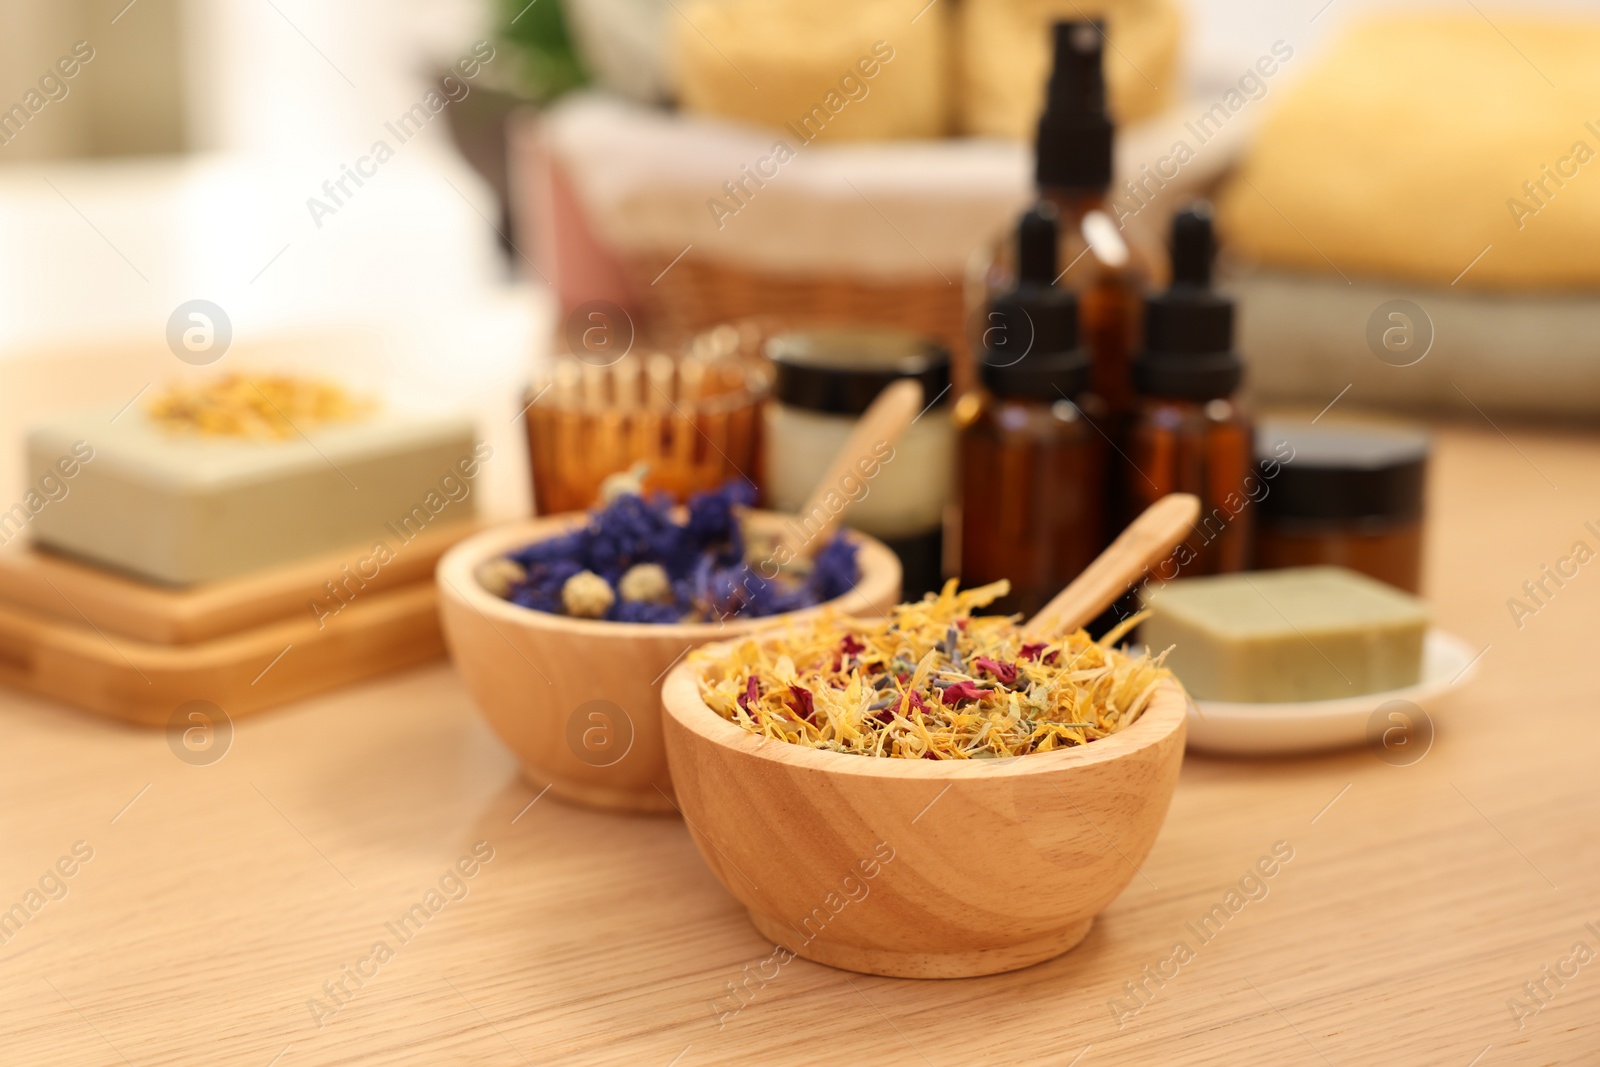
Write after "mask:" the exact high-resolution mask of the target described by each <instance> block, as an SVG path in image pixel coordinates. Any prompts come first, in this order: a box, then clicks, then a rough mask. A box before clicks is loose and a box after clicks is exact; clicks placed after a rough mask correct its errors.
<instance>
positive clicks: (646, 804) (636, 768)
mask: <svg viewBox="0 0 1600 1067" xmlns="http://www.w3.org/2000/svg"><path fill="white" fill-rule="evenodd" d="M746 518H747V522H749V523H750V524H752V525H753V526H754V527H756V528H757V529H763V530H770V531H772V532H774V533H776V532H777V530H778V528H779V525H780V523H781V522H782V521H783V520H784V519H785V516H782V515H778V514H774V513H771V512H749V513H747V517H746ZM587 520H588V517H587V516H586V515H585V514H583V513H582V512H572V513H569V514H564V515H551V516H548V517H544V518H537V519H524V520H519V521H516V522H512V523H507V524H505V525H501V526H496V527H493V528H491V529H488V530H485V531H483V532H482V533H479V534H477V535H475V536H473V537H470V538H468V539H467V540H465V541H463V542H461V543H460V544H459V545H456V546H455V547H454V548H452V549H451V550H450V551H449V552H448V553H446V554H445V556H444V558H443V559H442V560H440V561H439V570H438V583H439V610H440V615H441V618H442V620H443V623H444V636H445V644H446V646H447V647H448V648H449V650H450V656H451V658H452V659H453V660H454V661H455V664H456V668H457V669H458V670H459V671H460V672H461V676H462V678H463V679H464V680H465V681H466V684H467V690H468V691H469V692H470V693H471V694H472V699H473V700H474V701H475V702H476V703H477V705H478V709H479V710H480V711H481V712H482V713H483V716H484V718H485V719H487V720H488V721H489V725H490V726H491V727H493V728H494V731H495V732H496V733H497V734H499V735H500V739H501V740H502V741H504V742H505V743H506V745H508V746H509V747H510V748H511V750H512V751H513V752H515V753H516V755H517V758H518V759H519V760H521V761H522V769H523V773H524V774H525V775H526V776H527V777H528V779H529V780H530V781H532V782H533V783H534V784H535V786H536V787H538V788H543V787H544V786H549V787H550V791H551V792H552V793H555V794H556V795H557V796H560V797H564V798H566V799H568V800H573V801H577V802H579V803H583V804H588V805H591V806H593V807H599V808H609V809H615V810H624V811H641V812H668V811H672V810H674V809H673V802H672V799H671V798H672V795H673V787H672V779H671V776H670V775H669V773H668V770H667V754H666V750H665V748H664V747H663V745H662V735H661V680H662V678H664V677H665V676H666V674H667V670H668V669H669V668H670V667H671V666H672V665H673V664H674V663H676V662H678V661H679V660H681V659H682V658H683V656H684V654H685V653H686V652H688V651H689V649H691V648H694V647H696V646H698V645H703V644H705V643H706V642H708V641H715V640H717V639H718V638H731V637H737V636H740V635H742V634H746V633H749V632H751V631H752V630H756V629H759V628H760V627H763V626H772V625H782V624H783V622H784V621H785V620H787V619H793V618H795V617H796V616H799V615H804V614H806V613H807V612H793V613H789V614H784V615H769V616H767V617H765V618H759V619H738V618H735V619H730V620H728V621H726V622H722V623H717V622H708V623H694V624H676V625H666V626H657V625H649V624H645V623H619V622H602V621H598V620H593V619H574V618H569V617H567V616H564V615H551V614H548V613H545V612H541V611H534V610H532V609H530V608H525V607H522V606H521V605H519V604H513V603H511V602H510V601H508V600H504V599H502V598H501V597H498V596H496V595H495V594H493V593H491V592H489V591H488V590H487V589H485V588H484V587H483V586H482V584H480V583H479V581H478V578H477V573H478V568H479V566H480V565H481V564H483V563H486V562H488V561H489V560H491V559H495V558H497V557H500V556H504V555H505V554H506V553H508V552H511V551H514V550H516V549H518V548H521V547H522V546H523V545H527V544H531V543H532V542H534V541H542V540H544V539H546V538H550V537H554V536H556V535H558V534H562V533H566V532H567V531H569V530H572V529H575V528H577V527H579V526H581V525H582V524H583V523H584V522H586V521H587ZM850 536H851V537H853V538H854V539H855V540H856V542H857V544H859V545H860V549H859V552H858V554H857V557H856V558H857V560H858V561H859V564H860V568H861V580H860V581H859V582H858V583H857V585H856V588H855V589H854V590H853V591H852V592H851V593H850V594H848V595H847V596H844V597H840V598H839V599H838V600H834V601H832V602H831V605H830V606H832V607H835V608H837V609H839V610H841V611H844V612H847V613H849V614H856V615H872V614H876V613H881V612H885V611H887V610H888V609H889V608H891V607H893V606H894V605H895V604H896V603H897V602H898V601H899V599H900V561H899V559H898V558H897V557H896V556H895V554H894V553H893V552H891V551H890V550H889V549H888V548H886V547H884V545H883V544H882V543H881V542H879V541H876V540H874V539H872V538H870V537H867V536H865V535H864V534H860V533H856V532H854V531H852V532H851V534H850ZM808 610H809V611H815V610H817V609H815V608H813V609H808Z"/></svg>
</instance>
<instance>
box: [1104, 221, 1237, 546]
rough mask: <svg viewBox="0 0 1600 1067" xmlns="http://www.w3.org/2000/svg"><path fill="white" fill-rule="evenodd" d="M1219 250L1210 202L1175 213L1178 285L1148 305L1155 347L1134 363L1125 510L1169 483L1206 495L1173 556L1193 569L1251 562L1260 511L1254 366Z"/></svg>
mask: <svg viewBox="0 0 1600 1067" xmlns="http://www.w3.org/2000/svg"><path fill="white" fill-rule="evenodd" d="M1213 252H1214V242H1213V238H1212V231H1211V213H1210V209H1209V208H1208V207H1207V206H1205V205H1203V204H1201V205H1197V206H1195V207H1192V208H1190V209H1189V210H1187V211H1184V212H1182V213H1180V214H1179V215H1178V216H1177V217H1176V218H1175V219H1174V220H1173V224H1172V278H1173V281H1172V287H1171V288H1170V289H1168V290H1167V291H1166V292H1164V293H1161V294H1160V295H1158V296H1153V297H1151V298H1150V300H1149V302H1148V304H1147V306H1146V309H1145V348H1144V351H1142V352H1141V353H1140V354H1139V357H1138V358H1137V359H1136V360H1135V361H1134V366H1133V380H1134V387H1135V390H1136V392H1137V394H1138V395H1137V401H1136V409H1135V413H1134V418H1133V423H1132V426H1131V427H1130V430H1129V434H1128V455H1129V458H1130V460H1131V461H1132V465H1133V467H1134V470H1133V472H1132V473H1131V475H1129V478H1128V485H1127V488H1128V490H1129V496H1130V497H1131V500H1132V503H1133V504H1134V507H1133V508H1132V509H1131V511H1130V513H1129V514H1128V515H1126V516H1125V518H1128V517H1131V516H1132V514H1136V513H1137V512H1138V511H1139V510H1142V509H1143V508H1145V507H1148V506H1149V505H1150V504H1152V503H1154V502H1155V501H1156V500H1158V499H1160V498H1161V497H1163V496H1165V495H1166V494H1167V493H1193V494H1194V495H1195V496H1197V497H1199V498H1200V520H1199V522H1198V523H1196V525H1195V529H1194V533H1193V534H1192V535H1191V536H1190V537H1189V538H1188V539H1187V541H1186V542H1185V543H1184V544H1183V545H1180V546H1179V547H1178V549H1177V550H1176V552H1175V553H1174V557H1173V559H1174V562H1175V563H1176V564H1177V565H1178V571H1179V573H1181V574H1182V575H1184V576H1185V577H1190V576H1194V575H1202V574H1220V573H1225V572H1228V571H1241V570H1244V569H1245V568H1246V567H1247V566H1249V562H1250V531H1251V525H1252V522H1253V520H1254V514H1253V512H1252V504H1251V500H1250V498H1249V495H1248V493H1247V488H1248V486H1247V480H1248V479H1250V478H1251V475H1252V473H1253V471H1254V469H1255V456H1254V441H1253V439H1252V432H1251V424H1250V419H1249V417H1248V416H1247V415H1246V413H1245V412H1244V410H1243V409H1242V408H1241V407H1240V405H1239V403H1238V401H1237V400H1236V399H1235V398H1234V393H1235V392H1237V390H1238V388H1239V384H1240V382H1241V381H1242V380H1243V377H1244V367H1243V364H1242V363H1241V362H1240V360H1239V356H1238V354H1237V353H1235V352H1234V351H1233V303H1232V301H1230V300H1228V299H1227V298H1225V297H1223V296H1221V295H1219V294H1218V293H1217V292H1215V291H1214V290H1213V289H1212V288H1211V260H1212V256H1213Z"/></svg>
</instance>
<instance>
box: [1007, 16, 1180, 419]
mask: <svg viewBox="0 0 1600 1067" xmlns="http://www.w3.org/2000/svg"><path fill="white" fill-rule="evenodd" d="M1104 40H1105V35H1104V33H1103V32H1102V27H1101V24H1100V23H1099V22H1096V21H1087V20H1084V21H1070V22H1058V23H1056V24H1055V60H1054V66H1053V67H1052V69H1051V72H1050V82H1049V85H1048V87H1047V88H1046V91H1045V109H1044V113H1043V114H1042V115H1041V116H1040V118H1039V132H1038V139H1037V142H1036V145H1035V161H1036V162H1035V178H1036V180H1037V182H1038V186H1039V195H1040V196H1041V197H1042V198H1043V199H1045V200H1046V201H1048V202H1049V203H1050V204H1051V205H1052V206H1054V207H1055V209H1056V214H1057V217H1058V225H1059V233H1060V239H1059V248H1058V252H1057V259H1058V262H1059V263H1060V264H1061V265H1063V266H1064V267H1065V268H1066V270H1065V273H1064V274H1063V275H1062V277H1061V279H1060V284H1061V285H1062V286H1064V287H1066V288H1069V289H1071V290H1073V291H1074V292H1076V293H1077V294H1078V308H1079V310H1078V322H1079V332H1080V334H1081V335H1082V337H1083V343H1084V345H1085V347H1086V348H1087V349H1088V350H1089V355H1090V358H1091V359H1092V360H1093V364H1094V372H1093V379H1092V384H1093V388H1094V391H1095V392H1096V393H1098V394H1099V395H1100V397H1101V398H1102V399H1103V400H1104V401H1105V402H1106V406H1107V408H1108V409H1109V410H1110V413H1111V416H1112V418H1113V419H1116V420H1120V419H1122V418H1123V417H1124V416H1126V415H1127V413H1128V412H1129V411H1130V410H1131V409H1132V407H1133V399H1134V397H1133V381H1132V373H1131V367H1132V362H1133V356H1134V353H1135V352H1136V351H1137V349H1138V343H1139V333H1140V314H1139V313H1140V308H1141V307H1142V306H1143V301H1142V294H1143V292H1144V290H1145V288H1146V287H1147V286H1148V285H1149V284H1150V283H1151V280H1152V276H1153V274H1154V272H1155V270H1156V267H1155V264H1154V263H1153V262H1152V258H1151V257H1150V256H1149V255H1148V254H1147V253H1146V251H1145V248H1144V243H1143V242H1142V241H1141V240H1140V234H1139V231H1138V230H1137V229H1135V228H1132V227H1129V228H1123V227H1121V226H1120V225H1119V223H1118V222H1117V220H1116V219H1115V218H1113V217H1112V212H1111V208H1110V204H1109V201H1108V198H1107V194H1108V191H1109V189H1110V186H1111V172H1112V151H1111V146H1112V138H1113V134H1114V128H1113V125H1112V122H1111V117H1110V115H1109V114H1108V113H1107V110H1106V86H1105V75H1104V72H1103V70H1102V43H1103V42H1104Z"/></svg>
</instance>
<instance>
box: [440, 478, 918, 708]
mask: <svg viewBox="0 0 1600 1067" xmlns="http://www.w3.org/2000/svg"><path fill="white" fill-rule="evenodd" d="M745 514H746V515H747V516H749V517H751V518H753V519H754V520H755V521H756V523H757V524H758V525H776V524H777V523H778V522H779V521H781V520H782V519H785V518H790V517H792V516H788V515H786V514H784V513H782V512H776V511H764V510H761V509H757V508H750V509H746V511H745ZM588 519H589V513H588V512H586V511H564V512H558V513H557V514H554V515H537V516H534V517H532V518H523V519H513V520H511V521H508V522H502V523H497V524H495V525H492V526H489V527H488V528H486V529H484V530H480V531H479V532H478V533H475V534H473V535H472V536H471V537H468V538H466V539H464V540H462V541H460V542H458V543H457V544H455V545H453V546H451V548H450V549H449V550H448V551H447V552H445V554H444V555H443V556H442V557H441V558H440V560H439V566H438V569H437V571H436V581H437V583H438V585H439V590H440V593H441V595H443V596H444V597H446V598H448V599H451V600H456V601H459V602H461V603H464V604H466V605H467V606H468V607H471V608H473V609H475V610H476V611H477V612H478V613H479V614H482V615H483V616H485V617H486V618H488V619H490V620H491V621H495V620H499V621H503V622H506V623H508V624H511V625H513V626H517V627H520V628H523V629H530V630H552V631H561V632H563V633H577V634H587V635H590V636H593V637H596V638H602V637H644V636H652V637H673V638H679V639H682V640H685V641H693V642H696V643H704V642H706V641H711V640H714V639H716V638H718V637H728V636H734V635H740V636H742V635H744V634H746V633H749V632H751V631H754V630H758V629H761V628H763V627H767V626H774V625H777V626H781V625H783V624H784V623H785V622H786V621H788V620H791V619H796V618H801V617H803V616H805V615H808V614H812V613H815V612H819V611H823V610H828V609H832V610H835V611H844V612H845V613H847V614H849V613H852V612H859V611H865V610H868V609H869V607H870V605H872V604H873V603H875V602H877V601H879V600H898V599H899V597H900V591H901V589H900V582H901V568H900V558H899V557H898V556H896V555H895V554H894V552H893V551H891V550H890V549H889V547H888V546H887V545H885V544H884V543H883V542H882V541H879V540H878V539H877V538H875V537H871V536H869V535H867V534H864V533H862V532H861V531H859V530H851V531H850V535H851V536H852V537H853V538H855V540H856V541H857V543H858V544H859V546H860V550H859V553H858V556H857V558H858V559H859V560H860V562H861V578H860V580H859V581H857V582H856V584H855V586H854V587H853V588H852V589H851V590H850V592H849V593H846V594H845V595H844V596H842V597H837V598H835V599H833V600H829V601H825V602H824V603H821V604H816V605H813V606H812V607H809V608H802V609H801V610H799V611H789V612H781V613H779V614H776V615H763V616H760V617H758V618H749V619H740V618H733V619H723V620H719V621H714V622H673V623H649V622H608V621H606V620H604V619H577V618H573V617H572V616H570V615H552V614H550V613H549V612H545V611H535V610H534V609H533V608H526V607H523V606H522V605H521V604H516V603H513V602H512V601H509V600H506V599H504V598H502V597H499V596H496V595H495V594H493V593H491V592H489V590H487V589H485V588H484V587H483V585H482V583H480V582H479V581H478V576H477V571H478V568H479V567H480V566H482V565H483V564H484V563H486V562H488V561H489V560H490V559H492V558H494V557H496V556H501V555H504V554H505V553H506V552H508V551H510V550H511V549H513V548H518V547H521V546H522V545H525V544H529V543H531V542H534V541H539V540H543V539H547V538H550V537H555V536H558V535H560V534H562V533H566V532H568V531H570V530H573V529H576V528H577V527H579V526H581V525H583V524H584V523H585V522H587V521H588ZM685 651H687V649H686V650H685ZM708 710H709V709H708Z"/></svg>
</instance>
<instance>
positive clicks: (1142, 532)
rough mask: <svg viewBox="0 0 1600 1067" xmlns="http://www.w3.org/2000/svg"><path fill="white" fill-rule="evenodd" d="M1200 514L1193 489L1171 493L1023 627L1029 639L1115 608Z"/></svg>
mask: <svg viewBox="0 0 1600 1067" xmlns="http://www.w3.org/2000/svg"><path fill="white" fill-rule="evenodd" d="M1199 517H1200V501H1199V499H1198V498H1197V497H1193V496H1190V495H1189V494H1188V493H1168V494H1167V495H1166V496H1164V497H1162V498H1161V499H1160V500H1157V501H1156V502H1155V503H1154V504H1151V505H1150V506H1149V507H1148V508H1146V509H1145V511H1144V514H1143V515H1140V516H1139V517H1138V518H1137V519H1134V520H1133V522H1132V524H1130V525H1129V526H1128V528H1127V529H1126V530H1123V531H1122V533H1121V534H1120V535H1119V536H1118V537H1117V539H1116V540H1115V541H1113V542H1111V544H1110V546H1109V547H1108V548H1107V549H1106V550H1105V551H1104V552H1102V553H1100V555H1098V556H1096V557H1095V560H1094V562H1093V563H1091V564H1089V565H1088V566H1087V567H1085V568H1084V569H1083V573H1082V574H1080V575H1078V576H1077V577H1076V578H1074V579H1073V580H1072V582H1071V584H1069V585H1068V586H1067V587H1066V588H1065V589H1063V590H1061V592H1059V593H1057V594H1056V595H1055V596H1054V597H1052V598H1051V599H1050V603H1048V604H1046V605H1045V606H1044V607H1042V608H1040V609H1039V613H1038V614H1037V615H1035V616H1034V617H1033V618H1031V619H1029V620H1028V621H1027V622H1025V623H1023V625H1022V632H1023V633H1024V634H1027V635H1028V636H1030V637H1042V636H1046V635H1053V634H1061V633H1070V632H1071V631H1073V630H1077V629H1080V628H1081V627H1083V626H1085V625H1087V624H1088V623H1089V622H1091V621H1092V620H1093V619H1094V617H1095V616H1096V615H1099V614H1100V613H1101V612H1102V611H1104V610H1106V608H1108V607H1110V606H1111V605H1112V604H1113V603H1114V602H1115V601H1116V599H1117V597H1119V596H1121V595H1122V594H1123V593H1124V592H1125V591H1126V590H1127V588H1128V587H1129V586H1130V585H1132V584H1133V583H1134V582H1136V581H1138V580H1139V577H1140V575H1142V574H1144V572H1145V571H1146V570H1147V569H1148V568H1150V567H1152V566H1154V565H1155V564H1157V563H1159V562H1161V560H1163V559H1165V558H1166V556H1167V553H1169V552H1171V551H1172V550H1173V549H1174V548H1176V547H1177V545H1178V542H1179V541H1182V540H1183V539H1184V538H1185V537H1186V536H1188V534H1189V531H1190V530H1192V529H1193V528H1194V524H1195V520H1196V519H1198V518H1199Z"/></svg>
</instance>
